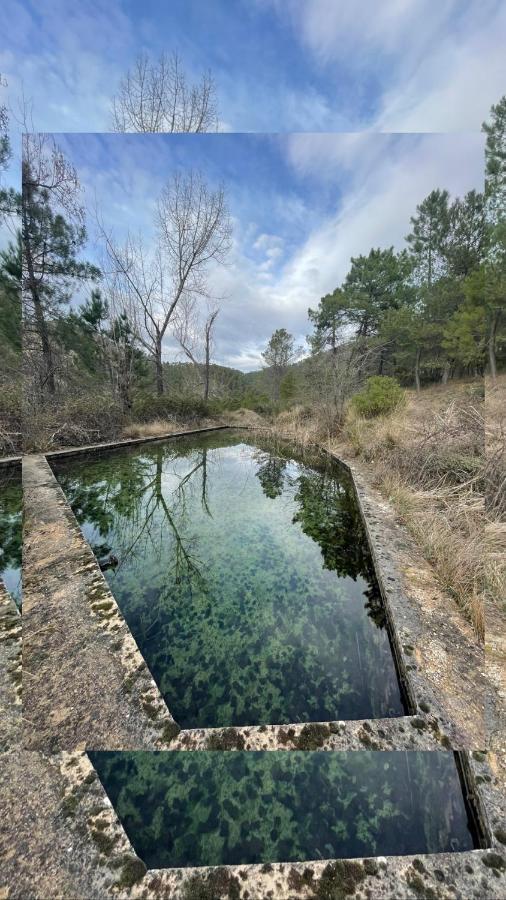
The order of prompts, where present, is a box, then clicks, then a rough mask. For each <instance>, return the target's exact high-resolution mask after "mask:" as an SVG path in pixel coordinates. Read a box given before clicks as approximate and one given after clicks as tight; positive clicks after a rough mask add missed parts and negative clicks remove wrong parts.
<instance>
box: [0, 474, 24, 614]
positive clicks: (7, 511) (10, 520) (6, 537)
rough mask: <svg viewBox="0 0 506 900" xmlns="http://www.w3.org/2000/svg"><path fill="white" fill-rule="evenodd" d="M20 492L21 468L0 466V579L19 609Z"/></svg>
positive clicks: (21, 515) (21, 497) (21, 513)
mask: <svg viewBox="0 0 506 900" xmlns="http://www.w3.org/2000/svg"><path fill="white" fill-rule="evenodd" d="M22 517H23V492H22V486H21V466H17V465H16V466H2V465H0V579H1V580H2V581H3V583H4V586H5V587H6V589H7V591H8V592H9V594H10V595H11V597H13V599H14V601H15V602H16V604H17V606H18V607H20V606H21V594H22V591H21V550H22Z"/></svg>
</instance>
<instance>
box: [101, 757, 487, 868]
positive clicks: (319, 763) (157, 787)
mask: <svg viewBox="0 0 506 900" xmlns="http://www.w3.org/2000/svg"><path fill="white" fill-rule="evenodd" d="M90 757H91V760H92V762H93V764H94V766H95V768H96V769H97V772H98V774H99V777H100V779H101V781H102V784H103V785H104V788H105V790H106V792H107V794H108V795H109V798H110V800H111V802H112V803H113V805H114V807H115V809H116V812H117V814H118V816H119V818H120V820H121V822H122V824H123V826H124V828H125V831H126V833H127V835H128V837H129V838H130V840H131V842H132V844H133V847H134V849H135V851H136V853H137V854H138V855H139V856H140V857H141V858H142V859H143V860H144V862H145V863H146V865H147V866H148V867H150V868H161V867H171V866H206V865H207V866H217V865H226V864H229V865H237V864H246V863H261V862H263V863H265V862H294V861H303V860H316V859H331V858H336V857H341V858H349V857H358V856H376V855H385V856H386V855H398V854H408V853H440V852H443V851H450V850H471V849H472V848H473V846H474V841H473V833H472V827H471V822H470V820H469V819H468V813H467V810H466V807H465V804H464V798H463V793H462V789H461V785H460V779H459V774H458V771H457V767H456V764H455V758H454V756H453V753H443V752H442V753H439V752H427V753H425V752H409V753H407V752H399V751H397V752H378V751H369V752H368V751H354V752H348V753H346V752H332V753H329V752H327V753H325V752H300V751H295V752H293V751H290V752H286V751H268V752H247V751H246V752H244V751H239V752H236V751H234V752H228V753H227V752H216V751H194V752H190V753H188V752H184V751H182V752H179V751H167V752H161V753H157V752H154V753H153V752H132V753H114V752H95V753H90Z"/></svg>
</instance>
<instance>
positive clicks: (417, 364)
mask: <svg viewBox="0 0 506 900" xmlns="http://www.w3.org/2000/svg"><path fill="white" fill-rule="evenodd" d="M421 357H422V350H421V347H417V348H416V357H415V387H416V393H417V394H419V393H420V359H421Z"/></svg>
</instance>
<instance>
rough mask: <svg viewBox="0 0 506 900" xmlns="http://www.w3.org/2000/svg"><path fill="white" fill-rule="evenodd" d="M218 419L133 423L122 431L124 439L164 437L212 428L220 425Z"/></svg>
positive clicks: (161, 420) (155, 420)
mask: <svg viewBox="0 0 506 900" xmlns="http://www.w3.org/2000/svg"><path fill="white" fill-rule="evenodd" d="M220 424H222V423H221V421H218V420H217V419H197V420H195V421H193V422H191V423H188V422H187V421H179V420H177V419H153V420H152V421H151V422H131V423H130V424H129V425H125V427H124V428H123V429H122V432H121V436H122V437H123V438H148V437H164V435H166V434H176V433H178V432H180V431H193V430H194V429H196V428H212V427H213V425H220Z"/></svg>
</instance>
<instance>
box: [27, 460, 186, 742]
mask: <svg viewBox="0 0 506 900" xmlns="http://www.w3.org/2000/svg"><path fill="white" fill-rule="evenodd" d="M23 479H24V501H25V529H26V531H25V539H24V546H23V563H24V574H25V592H24V613H23V628H24V666H26V662H27V659H28V662H29V660H30V652H31V651H32V652H33V650H34V649H35V651H36V652H39V647H38V646H37V643H38V635H39V631H38V630H37V631H35V632H33V631H32V630H31V620H32V615H33V613H32V610H33V608H34V605H35V608H37V607H38V608H40V605H41V598H43V604H44V610H43V613H44V615H46V616H47V615H48V614H49V617H50V618H54V619H56V620H58V615H59V616H60V620H61V603H60V602H59V601H58V600H55V608H54V610H53V616H51V613H50V605H51V599H52V598H55V597H56V595H57V594H58V592H60V594H61V591H62V589H63V590H65V584H66V583H68V579H67V581H66V576H65V571H64V569H65V566H64V565H63V562H64V561H65V560H67V562H68V563H70V565H71V566H72V568H74V570H75V579H74V577H73V579H72V580H73V581H74V580H75V586H76V590H77V596H74V597H73V598H72V601H73V604H74V605H73V606H72V608H73V609H74V608H75V603H76V602H79V603H80V606H81V611H82V613H83V614H84V618H85V621H86V623H87V625H86V633H85V634H84V636H83V637H84V643H85V644H87V643H88V641H89V642H91V644H93V642H94V641H97V640H98V641H99V643H100V647H101V649H102V650H103V651H104V652H106V654H107V656H108V658H109V659H110V660H111V662H112V663H113V667H112V669H111V671H112V672H113V677H114V681H113V682H112V683H111V682H110V681H108V682H107V691H108V693H109V696H110V701H111V705H112V709H114V697H115V696H121V698H122V703H124V704H125V706H126V708H127V709H129V711H128V712H127V714H126V719H128V720H129V721H128V722H126V721H125V720H123V721H122V722H120V723H118V727H119V728H121V729H123V737H124V734H125V732H126V733H127V734H129V733H130V732H131V733H132V739H133V740H134V744H133V746H132V743H131V741H127V742H126V744H125V746H129V747H130V749H134V747H135V748H136V749H161V748H166V747H167V746H168V745H169V744H170V741H171V740H172V738H173V737H174V735H175V734H176V733H177V732H178V731H179V730H180V729H179V727H178V726H177V725H176V723H175V722H174V720H173V718H172V716H171V714H170V712H169V710H168V709H167V706H166V703H165V700H164V699H163V697H162V695H161V693H160V691H159V688H158V685H157V684H156V683H155V681H154V679H153V677H152V675H151V672H150V670H149V668H148V666H147V664H146V662H145V660H144V658H143V656H142V654H141V652H140V650H139V648H138V646H137V643H136V641H135V640H134V638H133V636H132V634H131V632H130V629H129V628H128V626H127V624H126V621H125V619H124V617H123V614H122V613H121V610H120V609H119V606H118V604H117V602H116V599H115V598H114V596H113V594H112V593H111V591H110V589H109V586H108V584H107V581H106V579H105V578H104V575H103V573H102V571H101V570H100V567H99V565H98V562H97V560H96V558H95V555H94V553H93V551H92V549H91V547H90V545H89V544H88V542H87V541H86V540H85V538H84V537H83V535H82V532H81V529H80V527H79V525H78V522H77V520H76V518H75V516H74V513H73V511H72V509H71V508H70V505H69V504H68V502H67V499H66V497H65V496H64V493H63V491H62V489H61V487H60V485H59V484H58V482H57V480H56V478H55V476H54V473H53V472H52V470H51V468H50V466H49V463H48V461H47V460H46V459H45V457H44V456H43V455H31V456H25V457H24V458H23ZM51 518H52V519H53V521H56V522H57V524H58V526H59V527H60V530H63V532H64V533H65V537H64V540H62V541H61V542H60V543H58V545H57V546H56V547H53V546H52V542H51V534H50V520H51ZM48 520H49V521H48ZM48 524H49V527H48ZM48 545H49V547H48ZM51 552H52V553H53V556H54V554H56V561H57V565H53V564H52V561H50V562H49V564H48V559H49V560H51ZM39 569H40V571H39ZM40 582H43V585H41V584H40ZM48 611H49V612H48ZM57 614H58V615H57ZM69 629H70V623H67V630H69ZM42 631H44V629H42ZM66 639H67V633H66V632H63V631H60V633H59V640H58V641H57V643H58V646H59V647H60V648H64V647H65V645H66ZM54 671H55V669H54V667H53V669H52V673H53V674H54ZM60 673H61V668H60V669H59V670H58V672H57V674H56V677H55V678H54V683H56V685H57V687H58V693H59V694H61V695H62V696H65V695H66V694H68V696H70V695H71V694H73V696H74V697H75V696H76V692H75V691H73V690H72V689H73V688H74V686H75V685H74V683H72V684H71V683H68V684H58V677H59V675H60ZM25 675H26V676H27V684H26V685H25V694H24V696H25V705H26V707H29V706H30V703H31V702H32V701H33V699H34V697H36V692H35V689H34V688H32V687H31V685H32V679H33V673H30V672H29V671H28V668H27V669H26V670H25V668H24V669H23V680H24V679H25ZM74 675H75V671H74ZM74 680H75V679H74V677H73V678H72V681H73V682H74ZM53 686H54V684H53ZM46 689H47V682H46V684H45V685H44V688H42V689H39V690H42V692H43V693H42V694H41V695H40V697H43V694H44V692H45V690H46ZM74 702H76V701H75V700H74ZM79 702H81V707H80V708H76V706H73V707H72V710H73V714H72V726H73V728H74V730H75V732H77V734H78V739H75V740H74V743H72V742H70V744H69V738H68V736H67V734H66V729H65V728H64V727H62V725H61V724H60V725H59V726H57V727H55V728H54V729H53V730H52V733H51V734H49V735H48V734H46V735H45V736H44V737H41V736H40V735H39V734H37V721H36V719H37V700H35V709H34V708H31V709H30V722H29V723H28V721H25V724H24V746H25V749H28V750H39V751H43V752H50V753H53V752H59V751H64V750H72V749H75V748H76V747H77V746H80V747H83V746H95V747H98V746H101V747H104V748H105V747H107V748H108V749H109V748H111V749H112V748H114V747H116V748H117V749H120V747H121V744H120V746H118V734H116V733H115V732H114V728H113V726H112V725H111V723H110V719H111V711H112V710H111V711H109V724H108V725H107V726H106V733H105V735H104V734H102V735H101V737H99V738H97V732H95V731H94V730H92V731H91V732H89V731H88V732H87V731H86V728H87V727H89V726H86V725H83V723H84V722H86V721H87V720H88V723H91V727H92V729H93V726H94V723H95V721H99V719H100V712H101V707H102V706H103V705H105V704H104V695H103V694H102V695H101V696H100V697H98V696H96V694H94V695H93V697H92V699H91V703H92V704H95V705H96V704H98V705H97V706H96V707H95V709H94V707H93V706H92V708H91V710H90V709H89V708H88V706H87V705H86V703H84V704H83V703H82V698H81V696H80V695H78V697H77V704H79ZM93 709H94V712H95V715H93V714H90V713H93ZM40 713H41V716H42V713H43V711H42V708H41V710H40ZM40 725H42V722H40ZM44 726H45V727H46V728H47V729H48V730H50V728H49V725H48V723H47V721H46V719H45V718H44ZM69 727H70V725H69ZM107 729H109V731H107ZM72 733H73V734H74V732H72Z"/></svg>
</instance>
